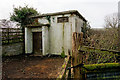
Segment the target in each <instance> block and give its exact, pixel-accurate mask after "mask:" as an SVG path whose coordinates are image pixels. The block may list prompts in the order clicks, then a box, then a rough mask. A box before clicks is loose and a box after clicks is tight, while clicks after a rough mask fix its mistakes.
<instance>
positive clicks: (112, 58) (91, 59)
mask: <svg viewBox="0 0 120 80" xmlns="http://www.w3.org/2000/svg"><path fill="white" fill-rule="evenodd" d="M78 50H82V51H83V56H84V60H85V61H84V62H85V64H100V63H116V62H118V60H117V56H118V54H113V52H109V51H101V50H99V49H93V48H91V49H90V48H88V47H85V46H82V47H79V49H78Z"/></svg>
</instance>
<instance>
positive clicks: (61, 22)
mask: <svg viewBox="0 0 120 80" xmlns="http://www.w3.org/2000/svg"><path fill="white" fill-rule="evenodd" d="M32 18H33V19H35V20H37V21H38V23H39V25H36V26H35V25H29V26H26V27H25V53H35V54H39V55H47V54H56V55H60V54H61V53H62V52H64V53H65V55H68V52H71V50H72V33H73V32H78V33H80V32H81V29H82V27H83V26H84V25H85V24H86V23H87V20H86V19H85V18H84V17H83V16H82V15H81V14H80V13H79V12H78V11H77V10H70V11H64V12H57V13H47V14H42V15H39V16H34V17H32Z"/></svg>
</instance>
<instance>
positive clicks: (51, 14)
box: [31, 10, 87, 22]
mask: <svg viewBox="0 0 120 80" xmlns="http://www.w3.org/2000/svg"><path fill="white" fill-rule="evenodd" d="M64 14H76V15H78V16H79V17H80V18H81V19H83V20H84V21H85V22H87V20H86V19H85V18H84V17H83V16H82V15H81V14H80V13H79V12H78V11H77V10H69V11H63V12H56V13H46V14H41V15H37V16H31V18H41V17H46V16H56V15H64Z"/></svg>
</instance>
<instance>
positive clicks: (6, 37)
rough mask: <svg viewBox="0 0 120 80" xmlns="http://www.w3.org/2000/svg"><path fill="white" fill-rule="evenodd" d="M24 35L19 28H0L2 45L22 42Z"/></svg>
mask: <svg viewBox="0 0 120 80" xmlns="http://www.w3.org/2000/svg"><path fill="white" fill-rule="evenodd" d="M23 40H24V33H23V32H22V30H21V29H20V28H2V44H9V43H15V42H22V41H23Z"/></svg>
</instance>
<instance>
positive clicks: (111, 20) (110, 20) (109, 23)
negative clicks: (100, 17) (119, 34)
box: [104, 13, 118, 28]
mask: <svg viewBox="0 0 120 80" xmlns="http://www.w3.org/2000/svg"><path fill="white" fill-rule="evenodd" d="M104 21H105V25H104V27H105V28H117V27H118V16H117V14H116V13H114V14H112V15H108V16H106V17H105V19H104Z"/></svg>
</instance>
